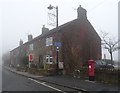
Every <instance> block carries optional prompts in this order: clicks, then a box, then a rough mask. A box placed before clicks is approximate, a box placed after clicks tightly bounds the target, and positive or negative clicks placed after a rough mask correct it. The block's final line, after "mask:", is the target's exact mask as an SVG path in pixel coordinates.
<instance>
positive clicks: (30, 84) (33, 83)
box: [2, 68, 78, 93]
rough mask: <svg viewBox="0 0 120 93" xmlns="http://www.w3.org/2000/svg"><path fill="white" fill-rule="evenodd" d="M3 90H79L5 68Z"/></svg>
mask: <svg viewBox="0 0 120 93" xmlns="http://www.w3.org/2000/svg"><path fill="white" fill-rule="evenodd" d="M2 91H49V92H50V91H51V92H55V93H56V92H60V93H67V92H68V91H75V92H77V91H76V90H73V89H70V88H65V87H62V86H57V85H53V84H48V83H46V82H41V81H37V80H34V79H32V78H27V77H24V76H21V75H18V74H16V73H13V72H11V71H9V70H7V69H5V68H3V70H2ZM77 93H78V92H77Z"/></svg>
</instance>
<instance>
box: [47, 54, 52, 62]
mask: <svg viewBox="0 0 120 93" xmlns="http://www.w3.org/2000/svg"><path fill="white" fill-rule="evenodd" d="M46 63H47V64H52V63H53V57H52V56H51V55H46Z"/></svg>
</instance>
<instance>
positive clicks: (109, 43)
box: [101, 31, 120, 64]
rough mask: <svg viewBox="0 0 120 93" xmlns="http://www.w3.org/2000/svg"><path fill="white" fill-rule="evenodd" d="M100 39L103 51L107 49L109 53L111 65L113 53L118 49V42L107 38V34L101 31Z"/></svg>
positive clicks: (119, 47)
mask: <svg viewBox="0 0 120 93" xmlns="http://www.w3.org/2000/svg"><path fill="white" fill-rule="evenodd" d="M101 33H102V34H101V39H102V46H103V48H104V49H107V50H108V52H109V53H110V57H111V62H112V64H113V52H115V51H117V50H118V49H120V46H118V43H119V42H120V41H119V40H115V39H113V38H112V37H110V36H108V35H109V34H108V33H106V32H102V31H101Z"/></svg>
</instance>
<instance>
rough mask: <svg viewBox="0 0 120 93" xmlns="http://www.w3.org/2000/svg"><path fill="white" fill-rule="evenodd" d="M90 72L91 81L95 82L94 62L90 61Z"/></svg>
mask: <svg viewBox="0 0 120 93" xmlns="http://www.w3.org/2000/svg"><path fill="white" fill-rule="evenodd" d="M88 70H89V80H90V81H94V80H95V72H94V60H89V61H88Z"/></svg>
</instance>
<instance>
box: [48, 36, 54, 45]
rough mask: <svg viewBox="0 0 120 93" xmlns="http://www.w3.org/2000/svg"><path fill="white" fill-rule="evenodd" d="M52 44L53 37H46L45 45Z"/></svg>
mask: <svg viewBox="0 0 120 93" xmlns="http://www.w3.org/2000/svg"><path fill="white" fill-rule="evenodd" d="M51 45H53V37H49V38H46V46H51Z"/></svg>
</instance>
